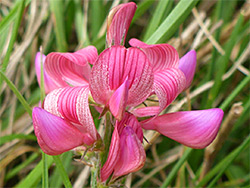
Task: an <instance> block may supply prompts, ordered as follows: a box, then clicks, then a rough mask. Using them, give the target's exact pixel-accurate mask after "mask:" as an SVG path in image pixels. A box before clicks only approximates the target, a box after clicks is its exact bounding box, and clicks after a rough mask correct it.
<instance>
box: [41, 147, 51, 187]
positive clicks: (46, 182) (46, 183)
mask: <svg viewBox="0 0 250 188" xmlns="http://www.w3.org/2000/svg"><path fill="white" fill-rule="evenodd" d="M42 161H43V175H42V179H43V181H42V187H43V188H48V187H49V174H48V165H47V155H46V154H45V153H44V152H42Z"/></svg>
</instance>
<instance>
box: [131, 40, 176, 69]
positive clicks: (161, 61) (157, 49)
mask: <svg viewBox="0 0 250 188" xmlns="http://www.w3.org/2000/svg"><path fill="white" fill-rule="evenodd" d="M129 44H130V45H131V46H133V47H139V48H141V49H142V50H143V51H144V52H145V54H146V55H147V57H148V59H149V61H150V63H151V66H152V68H153V72H157V71H161V70H164V69H166V68H177V67H178V63H179V55H178V52H177V51H176V49H175V48H174V47H173V46H171V45H169V44H153V45H148V44H146V43H144V42H141V41H139V40H138V39H131V40H130V41H129Z"/></svg>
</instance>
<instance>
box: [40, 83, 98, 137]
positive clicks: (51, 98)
mask: <svg viewBox="0 0 250 188" xmlns="http://www.w3.org/2000/svg"><path fill="white" fill-rule="evenodd" d="M88 95H89V88H88V87H87V86H82V87H65V88H60V89H57V90H54V91H52V92H50V93H49V94H48V95H47V96H46V98H45V100H44V104H43V106H44V109H45V110H47V111H48V112H50V113H52V114H54V115H56V116H59V117H62V118H63V119H65V120H67V121H70V122H72V123H74V124H76V125H81V126H78V129H79V130H80V131H81V132H84V133H88V134H90V135H91V138H92V142H95V141H96V140H97V139H98V137H99V135H98V133H97V130H96V128H95V125H94V122H93V118H92V116H91V113H90V109H89V104H88Z"/></svg>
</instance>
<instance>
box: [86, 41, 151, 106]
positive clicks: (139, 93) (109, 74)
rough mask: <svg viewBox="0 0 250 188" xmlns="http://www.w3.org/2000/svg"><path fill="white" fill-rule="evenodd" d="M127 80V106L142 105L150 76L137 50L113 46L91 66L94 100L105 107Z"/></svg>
mask: <svg viewBox="0 0 250 188" xmlns="http://www.w3.org/2000/svg"><path fill="white" fill-rule="evenodd" d="M127 77H128V82H129V93H128V104H127V105H128V106H135V105H138V104H140V103H141V102H143V101H144V100H145V99H146V98H147V97H148V95H149V94H150V93H151V90H152V85H153V73H152V68H151V67H150V64H149V61H148V59H147V57H146V55H145V54H144V53H143V52H142V51H141V50H139V49H137V48H129V49H126V48H124V47H122V46H113V47H111V48H108V49H106V50H104V51H103V52H102V53H101V54H100V56H99V58H98V60H97V61H96V63H95V64H94V66H93V68H92V72H91V78H90V91H91V94H92V96H93V99H94V100H95V101H96V102H97V103H99V104H104V105H106V104H107V103H108V102H109V99H110V97H111V96H112V94H113V93H114V91H115V90H116V89H118V88H119V87H120V86H121V85H122V83H124V81H125V79H127Z"/></svg>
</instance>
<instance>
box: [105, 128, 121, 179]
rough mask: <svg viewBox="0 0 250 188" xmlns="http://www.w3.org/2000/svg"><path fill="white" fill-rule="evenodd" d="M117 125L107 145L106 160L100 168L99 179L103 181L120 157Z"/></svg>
mask: <svg viewBox="0 0 250 188" xmlns="http://www.w3.org/2000/svg"><path fill="white" fill-rule="evenodd" d="M117 128H118V127H117V126H116V127H115V129H114V132H113V135H112V139H111V143H110V146H109V154H108V158H107V161H106V162H105V164H104V165H103V167H102V169H101V181H102V182H104V181H106V180H107V179H108V177H109V176H110V175H111V174H112V172H113V171H114V167H115V165H116V163H117V161H118V160H119V157H120V136H119V134H118V129H117Z"/></svg>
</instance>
